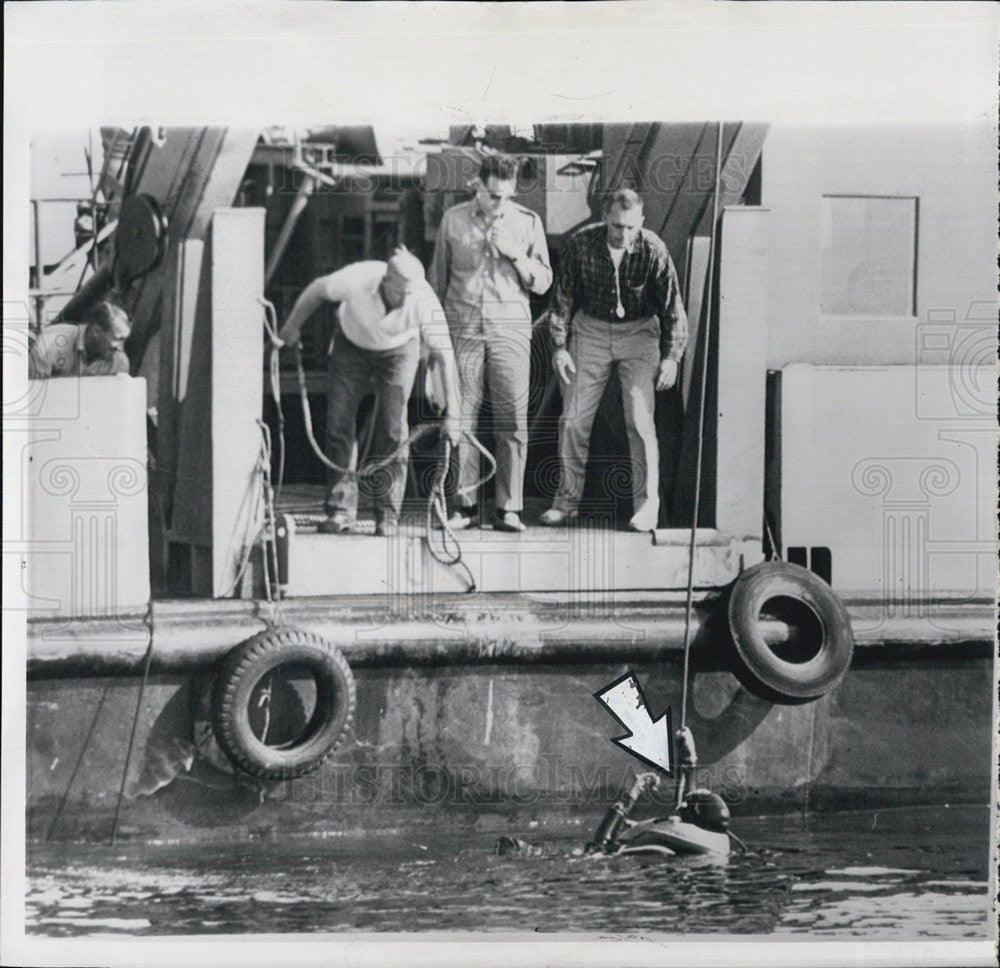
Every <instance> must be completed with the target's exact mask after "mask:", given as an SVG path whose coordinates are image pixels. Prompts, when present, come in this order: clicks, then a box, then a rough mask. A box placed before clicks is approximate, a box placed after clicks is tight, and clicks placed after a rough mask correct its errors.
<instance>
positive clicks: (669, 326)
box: [653, 248, 688, 362]
mask: <svg viewBox="0 0 1000 968" xmlns="http://www.w3.org/2000/svg"><path fill="white" fill-rule="evenodd" d="M654 273H655V275H654V279H653V292H654V293H655V305H656V313H657V315H658V316H659V317H660V359H661V360H674V361H675V362H680V359H681V357H682V356H683V355H684V350H685V348H686V347H687V341H688V321H687V313H686V312H685V311H684V303H683V302H682V301H681V292H680V285H679V284H678V282H677V271H676V270H675V269H674V263H673V261H672V260H671V258H670V253H669V252H667V251H666V249H665V248H664V249H663V251H662V252H660V253H659V254H658V257H657V259H656V260H655V261H654Z"/></svg>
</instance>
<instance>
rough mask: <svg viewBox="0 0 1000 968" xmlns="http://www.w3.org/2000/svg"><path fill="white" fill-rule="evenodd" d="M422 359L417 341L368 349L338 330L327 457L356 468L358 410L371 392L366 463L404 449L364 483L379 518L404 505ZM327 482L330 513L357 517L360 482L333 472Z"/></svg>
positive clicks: (329, 402)
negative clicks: (413, 399)
mask: <svg viewBox="0 0 1000 968" xmlns="http://www.w3.org/2000/svg"><path fill="white" fill-rule="evenodd" d="M419 359H420V345H419V342H418V340H417V339H411V340H410V341H409V342H407V343H405V344H403V346H400V347H399V348H397V349H393V350H381V351H375V350H366V349H362V348H361V347H360V346H355V345H354V343H352V342H351V341H350V340H349V339H348V338H347V337H346V336H344V334H343V333H341V332H340V331H339V330H338V331H337V333H336V336H335V337H334V343H333V348H332V349H331V352H330V369H329V372H328V375H327V384H326V454H327V456H328V457H329V458H330V460H331V461H333V462H334V463H335V464H339V465H340V466H341V467H349V468H351V469H354V468H355V467H356V466H357V459H358V441H357V433H356V426H357V417H358V406H359V404H360V403H361V401H362V399H363V398H364V397H365V395H366V394H367V393H371V392H374V393H375V396H376V400H375V413H374V415H373V416H374V425H373V429H372V437H371V445H370V447H369V451H368V455H367V460H368V461H369V462H372V461H379V460H381V459H383V458H385V457H387V456H388V455H389V454H392V453H394V452H395V451H396V450H397V449H398V450H399V453H398V454H397V455H396V457H395V458H394V459H393V460H392V461H391V462H390V463H389V464H388V465H386V466H385V467H383V468H380V469H378V470H375V471H373V472H372V473H371V474H368V475H366V476H365V478H364V487H365V490H366V491H369V492H370V493H371V494H372V497H373V499H374V504H375V515H376V517H377V518H383V517H385V514H386V512H387V511H390V512H393V513H396V514H398V513H399V508H400V505H401V504H402V503H403V493H404V491H405V489H406V468H407V463H408V461H409V450H408V448H406V447H405V446H403V445H405V442H406V440H407V438H408V437H409V434H410V430H409V427H408V426H407V421H406V409H407V404H408V403H409V400H410V392H411V391H412V389H413V380H414V377H415V376H416V372H417V363H418V362H419ZM400 448H401V449H400ZM362 470H363V468H362ZM327 483H328V486H329V490H328V491H327V496H326V510H327V513H330V514H332V513H333V512H335V511H344V512H346V513H347V514H348V515H349V516H350V517H352V518H353V517H354V516H355V515H356V514H357V510H358V484H357V479H356V478H355V477H354V476H353V475H351V474H343V473H341V472H339V471H334V470H328V474H327Z"/></svg>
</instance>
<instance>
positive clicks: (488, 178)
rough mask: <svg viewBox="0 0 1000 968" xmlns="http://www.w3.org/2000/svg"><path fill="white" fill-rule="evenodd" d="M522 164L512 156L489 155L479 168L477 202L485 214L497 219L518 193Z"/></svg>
mask: <svg viewBox="0 0 1000 968" xmlns="http://www.w3.org/2000/svg"><path fill="white" fill-rule="evenodd" d="M519 168H520V162H519V161H518V160H517V159H516V158H512V157H511V156H510V155H487V156H486V157H485V158H484V159H483V161H482V163H481V164H480V166H479V180H478V181H477V182H476V200H477V201H478V202H479V207H480V208H481V209H482V210H483V213H484V214H485V215H486V216H488V217H490V218H495V217H496V216H497V215H499V214H500V212H501V211H502V210H503V207H504V206H505V205H506V204H507V203H508V202H509V201H510V199H511V197H512V196H513V195H514V193H515V192H516V191H517V172H518V169H519Z"/></svg>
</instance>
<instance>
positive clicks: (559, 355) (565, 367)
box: [552, 346, 576, 383]
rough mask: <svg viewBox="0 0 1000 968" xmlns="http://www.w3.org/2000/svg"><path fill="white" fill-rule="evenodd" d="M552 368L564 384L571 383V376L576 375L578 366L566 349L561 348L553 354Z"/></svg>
mask: <svg viewBox="0 0 1000 968" xmlns="http://www.w3.org/2000/svg"><path fill="white" fill-rule="evenodd" d="M552 368H553V369H554V370H555V371H556V373H558V374H559V379H560V380H562V381H563V383H569V382H570V374H571V373H576V366H575V365H574V363H573V357H572V356H570V355H569V350H568V349H566V347H564V346H561V347H559V349H557V350H556V351H555V353H553V354H552Z"/></svg>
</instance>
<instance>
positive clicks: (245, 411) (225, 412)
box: [211, 208, 264, 596]
mask: <svg viewBox="0 0 1000 968" xmlns="http://www.w3.org/2000/svg"><path fill="white" fill-rule="evenodd" d="M263 292H264V210H263V209H261V208H222V209H217V210H216V212H215V217H214V219H213V221H212V414H211V421H212V587H213V594H214V595H215V596H221V595H225V594H227V593H229V592H230V591H231V589H232V585H233V582H234V579H235V576H236V573H237V570H238V568H239V563H240V561H241V560H242V558H243V555H244V553H245V549H246V547H247V544H248V542H250V541H252V540H253V538H254V537H255V534H256V531H257V530H258V528H257V526H256V524H257V522H259V511H260V501H261V488H260V474H259V463H260V453H261V430H260V427H259V426H258V424H257V421H258V420H259V419H260V417H261V412H262V406H263V400H262V386H263V376H262V374H263V370H264V356H263V353H264V349H263V346H264V342H263V331H264V330H263V326H264V323H263V319H264V310H263V307H262V306H261V304H260V302H259V299H260V297H261V296H262V295H263Z"/></svg>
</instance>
